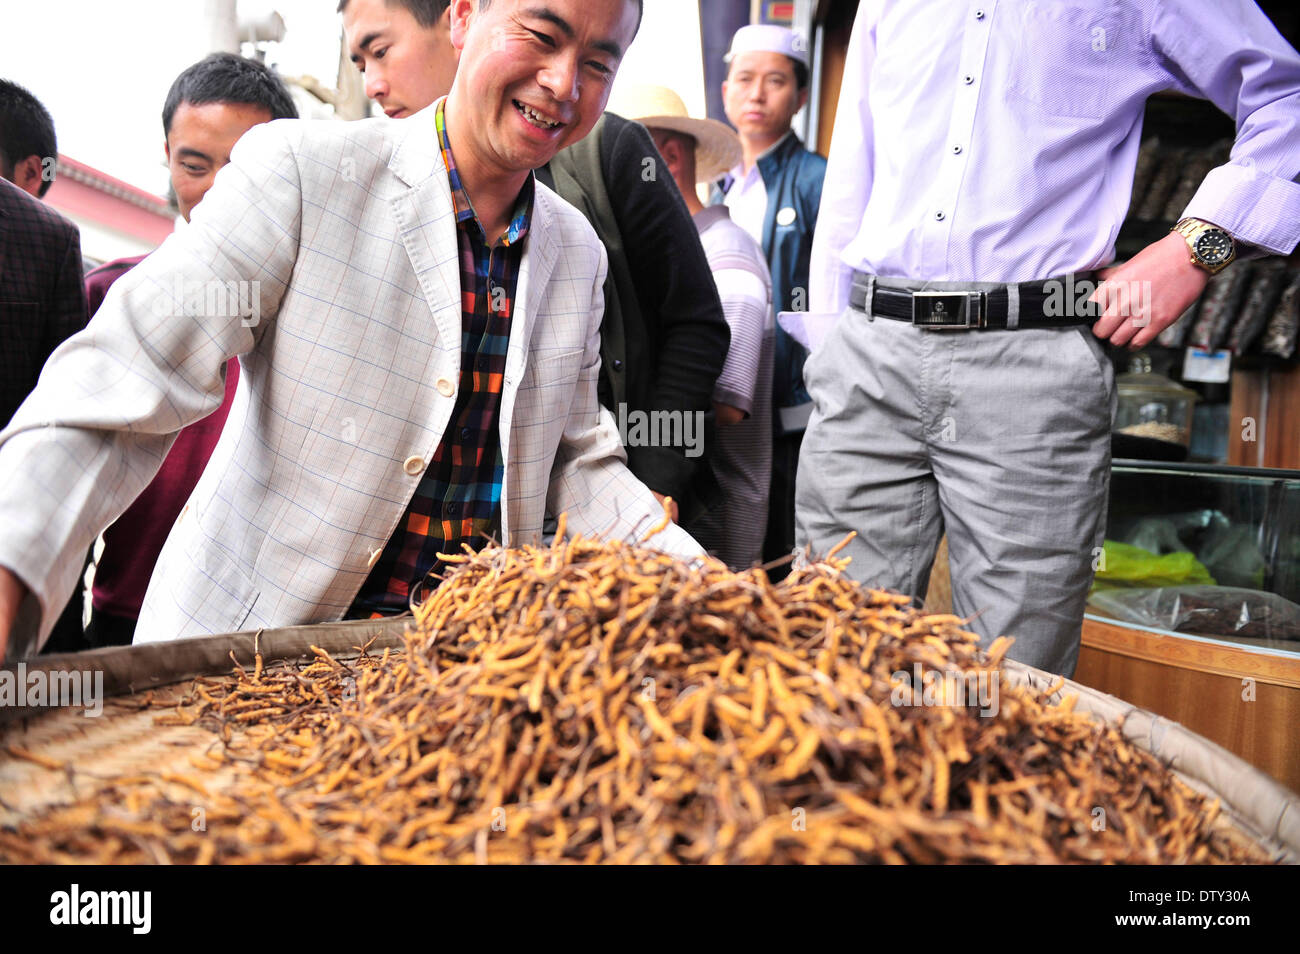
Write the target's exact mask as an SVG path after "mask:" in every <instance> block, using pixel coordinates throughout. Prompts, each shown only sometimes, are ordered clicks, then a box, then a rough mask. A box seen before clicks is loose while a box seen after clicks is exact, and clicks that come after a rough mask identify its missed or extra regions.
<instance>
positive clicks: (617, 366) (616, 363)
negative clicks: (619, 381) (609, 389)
mask: <svg viewBox="0 0 1300 954" xmlns="http://www.w3.org/2000/svg"><path fill="white" fill-rule="evenodd" d="M614 370H615V371H622V370H623V362H622V360H621V359H619V358H615V359H614Z"/></svg>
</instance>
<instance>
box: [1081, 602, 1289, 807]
mask: <svg viewBox="0 0 1300 954" xmlns="http://www.w3.org/2000/svg"><path fill="white" fill-rule="evenodd" d="M1297 649H1300V646H1297ZM1074 679H1075V681H1076V682H1079V683H1082V684H1083V685H1085V686H1089V687H1091V688H1093V689H1098V690H1100V691H1101V692H1106V693H1109V694H1110V695H1113V696H1117V697H1118V698H1120V699H1123V700H1124V701H1125V702H1130V703H1132V704H1133V705H1135V706H1138V707H1140V708H1143V709H1149V710H1150V711H1152V712H1154V713H1156V714H1157V715H1162V716H1164V717H1165V718H1167V719H1172V720H1173V721H1175V722H1180V723H1182V724H1183V725H1185V726H1186V727H1187V728H1189V729H1191V730H1192V731H1193V732H1196V733H1198V734H1199V735H1203V736H1205V738H1207V739H1209V740H1210V741H1212V742H1217V743H1218V744H1219V745H1221V746H1223V747H1224V748H1225V749H1227V750H1228V751H1230V752H1233V753H1235V754H1237V755H1239V756H1241V758H1243V759H1245V760H1246V761H1247V762H1249V763H1251V764H1252V765H1254V766H1256V767H1258V768H1259V769H1261V770H1262V771H1264V772H1267V773H1268V774H1269V775H1271V776H1272V777H1273V778H1275V779H1277V780H1278V781H1279V782H1281V783H1282V784H1283V785H1286V786H1288V787H1290V788H1291V789H1293V790H1296V791H1300V654H1297V653H1272V652H1267V651H1255V650H1254V649H1252V648H1248V647H1246V646H1241V647H1238V646H1233V645H1231V644H1230V643H1226V642H1217V641H1212V640H1204V639H1196V638H1194V637H1184V636H1179V635H1176V634H1160V633H1153V632H1148V631H1145V630H1139V629H1130V628H1128V627H1126V626H1124V625H1122V624H1114V623H1104V622H1100V621H1098V620H1094V619H1085V620H1084V621H1083V647H1082V649H1081V651H1080V653H1079V668H1078V670H1077V671H1076V672H1075V674H1074Z"/></svg>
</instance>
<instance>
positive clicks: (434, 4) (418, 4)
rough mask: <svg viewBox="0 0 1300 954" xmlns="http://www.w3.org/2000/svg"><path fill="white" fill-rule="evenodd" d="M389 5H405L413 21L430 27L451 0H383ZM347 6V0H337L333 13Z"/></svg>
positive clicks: (445, 10)
mask: <svg viewBox="0 0 1300 954" xmlns="http://www.w3.org/2000/svg"><path fill="white" fill-rule="evenodd" d="M384 2H385V3H386V4H388V5H389V6H390V7H405V8H406V12H407V13H409V14H410V15H411V16H413V17H415V22H416V23H418V24H420V26H422V27H426V28H427V27H431V26H433V25H434V24H435V23H437V22H438V21H439V20H440V19H441V18H442V15H443V14H444V13H446V12H447V8H448V7H449V6H451V0H384ZM347 8H348V0H339V8H338V9H337V10H336V11H334V12H335V13H343V12H344V11H346V10H347Z"/></svg>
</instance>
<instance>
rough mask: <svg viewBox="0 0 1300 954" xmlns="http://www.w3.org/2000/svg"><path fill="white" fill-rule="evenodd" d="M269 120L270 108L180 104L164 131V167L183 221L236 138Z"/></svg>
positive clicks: (196, 203)
mask: <svg viewBox="0 0 1300 954" xmlns="http://www.w3.org/2000/svg"><path fill="white" fill-rule="evenodd" d="M270 121H271V113H270V110H267V109H265V108H263V107H261V106H251V105H248V104H247V103H203V104H202V105H195V104H194V103H181V105H180V107H179V108H177V110H176V112H175V113H174V114H173V115H172V128H171V132H169V133H168V134H167V145H166V151H167V167H168V168H169V169H170V170H171V176H172V189H173V190H174V191H175V192H176V202H177V204H178V205H179V206H180V210H181V215H182V216H184V217H185V221H186V222H188V221H189V220H190V213H191V212H192V211H193V210H194V207H195V206H196V205H198V204H199V201H200V200H201V199H202V198H203V196H204V195H205V194H206V193H207V191H208V190H209V189H210V188H212V180H213V179H214V178H215V177H216V175H217V172H218V171H219V170H220V169H221V167H222V166H224V165H225V164H226V163H228V162H229V161H230V150H232V149H234V148H235V143H237V142H238V141H239V137H240V136H242V135H243V134H244V133H246V132H248V130H250V129H252V128H253V127H254V126H256V125H258V124H259V123H266V122H270Z"/></svg>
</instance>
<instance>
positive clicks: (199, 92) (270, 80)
mask: <svg viewBox="0 0 1300 954" xmlns="http://www.w3.org/2000/svg"><path fill="white" fill-rule="evenodd" d="M182 103H190V104H191V105H194V106H201V105H203V104H204V103H236V104H238V105H241V106H260V107H262V108H263V109H265V110H266V111H267V112H269V113H270V114H271V118H272V119H297V118H298V109H297V107H296V106H294V105H293V99H292V98H291V97H290V96H289V89H288V87H286V86H285V85H284V81H283V80H282V79H280V77H279V76H277V75H276V74H275V73H274V72H273V71H272V70H270V69H267V68H266V67H265V66H263V65H262V64H261V63H258V62H257V61H256V60H248V59H245V58H244V57H242V56H236V55H235V54H234V53H213V54H211V55H209V56H205V57H204V58H203V59H201V60H199V61H198V62H197V63H195V64H194V65H193V66H191V67H189V68H187V69H186V70H185V71H184V72H183V73H181V75H180V76H178V77H176V81H175V82H174V83H172V88H171V89H170V90H168V91H167V102H166V103H165V104H164V105H163V114H162V120H163V135H170V134H171V131H172V117H173V116H175V115H176V110H178V109H180V107H181V104H182Z"/></svg>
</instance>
